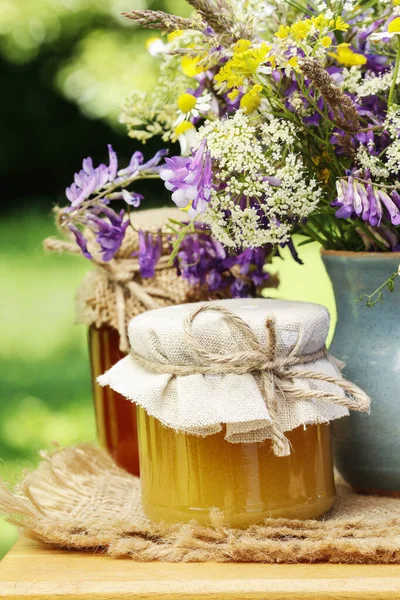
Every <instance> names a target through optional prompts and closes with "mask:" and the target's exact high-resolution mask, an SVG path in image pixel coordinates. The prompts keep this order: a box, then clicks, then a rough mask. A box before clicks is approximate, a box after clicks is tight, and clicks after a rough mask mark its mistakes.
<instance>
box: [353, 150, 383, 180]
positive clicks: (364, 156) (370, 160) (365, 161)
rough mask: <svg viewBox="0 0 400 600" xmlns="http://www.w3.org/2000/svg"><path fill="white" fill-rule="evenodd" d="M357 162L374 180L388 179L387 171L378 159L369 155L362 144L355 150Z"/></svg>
mask: <svg viewBox="0 0 400 600" xmlns="http://www.w3.org/2000/svg"><path fill="white" fill-rule="evenodd" d="M357 162H358V164H359V165H360V167H362V168H363V169H369V171H370V172H371V175H372V176H373V177H374V178H375V179H386V178H387V177H389V171H388V169H387V168H386V166H385V165H384V164H383V162H382V161H381V160H380V159H379V157H378V156H375V155H374V154H369V152H368V150H367V148H366V147H365V146H363V145H362V144H360V146H359V147H358V149H357Z"/></svg>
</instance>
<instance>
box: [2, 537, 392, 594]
mask: <svg viewBox="0 0 400 600" xmlns="http://www.w3.org/2000/svg"><path fill="white" fill-rule="evenodd" d="M0 598H1V599H4V600H28V599H29V600H119V599H124V600H128V599H129V600H145V599H146V600H147V599H151V600H199V599H202V600H206V599H210V600H239V599H240V600H255V599H257V600H339V599H340V600H350V599H352V600H353V599H359V600H384V599H386V600H389V599H390V600H400V566H396V565H393V566H392V565H390V566H386V565H329V564H316V565H262V564H244V563H243V564H242V563H239V564H232V563H229V564H216V563H203V564H199V563H192V564H184V563H179V564H173V563H135V562H134V561H132V560H130V559H119V560H115V559H112V558H108V557H106V556H101V555H99V554H97V555H96V554H95V553H89V552H81V553H79V552H74V551H68V550H57V549H54V548H52V547H50V546H46V545H43V544H39V543H36V542H32V541H30V540H27V539H24V538H23V539H21V540H20V541H19V542H17V544H16V545H15V546H14V548H13V549H12V550H11V552H10V553H9V554H8V555H7V556H6V557H5V558H4V559H3V560H2V561H1V562H0Z"/></svg>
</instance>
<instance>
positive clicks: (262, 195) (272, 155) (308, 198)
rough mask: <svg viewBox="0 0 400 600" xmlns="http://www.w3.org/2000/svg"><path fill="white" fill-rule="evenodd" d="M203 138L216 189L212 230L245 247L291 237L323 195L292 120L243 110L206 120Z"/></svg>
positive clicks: (211, 212) (208, 217) (208, 214)
mask: <svg viewBox="0 0 400 600" xmlns="http://www.w3.org/2000/svg"><path fill="white" fill-rule="evenodd" d="M204 138H206V139H207V147H208V149H209V151H210V154H211V157H212V159H213V171H214V178H213V183H214V190H213V192H212V196H211V201H210V204H209V206H208V207H207V211H206V212H205V213H204V217H203V218H204V221H205V222H207V223H208V224H209V225H210V226H211V228H212V231H213V235H214V236H215V237H216V238H217V239H218V240H220V241H221V242H222V243H223V244H226V245H230V246H235V247H240V248H251V247H256V246H260V245H264V244H267V243H271V244H276V243H283V242H286V241H288V240H289V236H290V232H291V229H292V223H293V221H296V220H298V219H302V218H305V217H307V216H308V215H309V214H310V212H312V211H313V210H314V209H315V207H316V205H317V204H318V202H319V200H320V198H321V189H320V188H319V186H318V184H317V182H316V181H315V180H314V179H309V178H308V177H307V173H306V169H305V167H304V164H303V162H302V159H301V158H300V156H299V155H298V154H297V153H296V152H295V150H294V146H295V144H296V142H297V138H296V131H295V128H294V127H293V125H292V124H291V123H289V122H287V121H283V120H279V119H275V118H273V117H270V118H269V120H268V121H266V122H263V123H262V124H258V122H257V120H256V119H252V118H250V117H249V116H247V115H246V114H245V113H244V112H243V111H241V110H238V111H237V112H236V113H235V115H234V116H233V117H231V118H227V119H225V120H222V121H217V122H212V123H206V124H205V126H204V127H203V128H201V130H200V131H199V134H198V138H197V145H199V144H200V142H201V140H202V139H204Z"/></svg>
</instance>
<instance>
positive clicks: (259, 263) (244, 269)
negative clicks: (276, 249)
mask: <svg viewBox="0 0 400 600" xmlns="http://www.w3.org/2000/svg"><path fill="white" fill-rule="evenodd" d="M266 258H267V254H266V249H265V247H262V246H261V247H260V248H247V249H246V250H244V251H243V252H241V254H238V256H237V259H236V264H238V265H240V267H241V268H240V272H241V273H242V275H247V276H248V277H249V278H250V279H251V281H252V282H253V284H254V285H255V286H256V287H260V286H261V285H263V284H264V282H265V280H266V279H269V277H270V275H269V273H266V272H265V271H264V265H265V262H266Z"/></svg>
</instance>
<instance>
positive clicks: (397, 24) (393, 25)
mask: <svg viewBox="0 0 400 600" xmlns="http://www.w3.org/2000/svg"><path fill="white" fill-rule="evenodd" d="M388 32H389V33H400V17H396V18H395V19H393V21H390V23H389V25H388Z"/></svg>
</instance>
